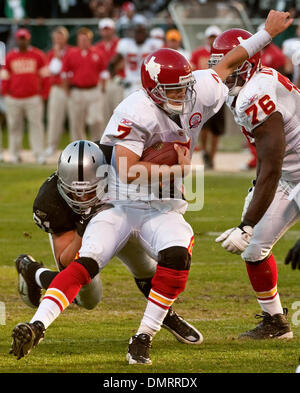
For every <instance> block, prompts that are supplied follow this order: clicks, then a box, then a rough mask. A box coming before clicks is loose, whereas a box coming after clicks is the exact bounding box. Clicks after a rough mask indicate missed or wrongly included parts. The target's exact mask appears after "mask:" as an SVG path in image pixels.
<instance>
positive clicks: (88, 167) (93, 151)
mask: <svg viewBox="0 0 300 393" xmlns="http://www.w3.org/2000/svg"><path fill="white" fill-rule="evenodd" d="M105 164H106V161H105V157H104V154H103V152H102V150H101V149H100V148H99V146H98V145H97V144H96V143H94V142H90V141H86V140H78V141H74V142H71V143H70V144H69V145H68V146H67V147H66V148H65V149H64V150H63V151H62V153H61V155H60V157H59V160H58V165H57V176H58V180H57V188H58V191H59V193H60V195H61V196H62V197H63V198H64V200H65V201H66V202H67V204H68V205H69V206H70V207H71V209H72V210H73V211H74V212H75V213H78V214H89V212H90V210H91V208H92V207H94V206H95V205H97V204H100V201H101V198H102V197H103V195H104V193H105V187H106V183H107V182H106V179H105V178H99V177H97V170H98V168H99V167H100V166H101V165H105Z"/></svg>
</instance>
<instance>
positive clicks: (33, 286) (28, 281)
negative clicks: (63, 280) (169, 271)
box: [16, 140, 202, 357]
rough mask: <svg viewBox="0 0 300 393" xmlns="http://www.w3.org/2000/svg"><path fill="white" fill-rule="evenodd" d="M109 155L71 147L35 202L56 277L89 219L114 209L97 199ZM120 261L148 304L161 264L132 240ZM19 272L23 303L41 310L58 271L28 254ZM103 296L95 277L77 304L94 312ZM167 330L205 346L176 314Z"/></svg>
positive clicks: (83, 144)
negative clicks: (101, 171)
mask: <svg viewBox="0 0 300 393" xmlns="http://www.w3.org/2000/svg"><path fill="white" fill-rule="evenodd" d="M111 152H112V148H111V147H109V146H104V145H101V144H100V143H99V142H96V143H93V142H90V141H85V140H80V141H74V142H71V143H70V144H69V145H68V146H67V147H66V148H65V149H64V151H63V152H62V154H61V156H60V159H59V163H58V169H57V172H55V173H54V174H52V175H51V176H50V177H49V178H48V179H47V180H46V181H45V182H44V183H43V185H42V186H41V188H40V190H39V192H38V194H37V196H36V198H35V200H34V203H33V218H34V221H35V223H36V224H37V225H38V226H39V227H40V228H41V229H42V230H43V231H45V232H47V233H48V234H49V240H50V244H51V248H52V251H53V256H54V260H55V263H56V266H57V269H58V271H61V270H63V269H64V268H65V267H67V266H68V265H69V264H70V263H71V262H72V261H73V260H74V259H75V257H76V254H77V253H78V251H79V249H80V247H81V240H82V236H83V233H84V230H85V227H86V226H87V224H88V222H89V221H90V220H91V218H92V217H93V216H94V215H96V214H97V213H98V212H100V211H102V210H105V209H109V208H110V207H111V205H109V204H105V203H104V202H102V201H101V200H99V198H98V197H101V196H102V195H103V192H102V190H103V189H104V188H105V185H106V183H102V181H101V179H99V178H97V173H96V172H97V169H98V168H99V167H101V165H104V166H105V165H106V164H108V163H110V160H111ZM81 166H82V168H81V169H80V167H81ZM80 171H81V172H82V179H81V180H80V178H79V176H80ZM96 191H97V195H96ZM117 257H118V259H119V260H120V261H121V262H122V263H123V264H124V265H125V266H126V267H127V268H128V270H129V271H130V272H131V274H132V275H133V277H134V279H135V282H136V284H137V286H138V288H139V289H140V291H141V292H142V293H143V295H144V296H145V297H146V298H147V297H148V295H149V292H150V288H151V280H152V277H153V275H154V273H155V269H156V264H157V262H156V261H154V259H153V258H151V257H150V256H148V255H147V254H146V253H145V251H144V249H143V248H142V247H141V245H140V244H139V243H138V242H136V241H135V240H134V238H130V239H129V240H128V242H127V244H126V245H125V246H124V247H123V248H122V249H120V250H119V252H118V253H117ZM16 268H17V272H18V276H19V282H18V292H19V294H20V296H21V299H22V300H23V301H24V303H25V304H27V305H28V306H30V307H32V308H37V307H38V306H39V304H40V300H41V296H42V289H46V290H47V289H48V287H49V285H50V284H51V281H52V280H53V279H54V278H55V277H56V276H57V275H58V271H53V270H50V269H46V268H45V267H44V266H43V264H42V263H39V262H36V261H35V260H34V259H33V258H32V257H31V256H30V255H26V254H21V255H19V257H18V258H17V259H16ZM48 295H49V293H48ZM101 295H102V284H101V279H100V275H96V276H95V277H94V278H93V279H92V280H91V282H90V283H89V284H88V285H85V286H83V287H82V288H81V290H80V291H79V293H78V295H77V296H76V298H75V300H74V302H75V303H76V304H77V305H79V306H81V307H84V308H86V309H93V308H94V307H96V305H97V304H98V303H99V301H100V300H101ZM21 326H22V325H20V326H19V328H18V329H20V328H21ZM163 327H165V328H166V329H167V330H168V331H170V332H171V333H172V334H174V336H175V337H176V338H177V340H178V341H180V342H182V343H186V344H195V343H196V342H198V341H201V340H202V336H201V333H200V332H198V330H197V329H195V328H194V327H193V326H192V325H191V324H189V323H187V322H186V321H185V320H184V319H183V318H182V317H180V316H178V315H177V313H176V312H175V311H174V310H173V309H172V308H171V309H170V310H169V312H168V314H167V316H166V318H165V320H164V323H163ZM22 355H25V353H21V352H20V353H19V354H18V356H20V357H21V356H22Z"/></svg>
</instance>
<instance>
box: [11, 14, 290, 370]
mask: <svg viewBox="0 0 300 393" xmlns="http://www.w3.org/2000/svg"><path fill="white" fill-rule="evenodd" d="M291 22H292V20H290V19H289V13H282V12H278V11H271V12H270V13H269V15H268V18H267V20H266V24H265V26H266V27H265V30H262V31H260V32H258V33H256V34H255V35H254V36H253V37H252V38H250V39H249V40H247V41H245V42H243V43H242V44H240V45H239V46H238V47H237V48H235V49H233V50H232V51H231V52H230V53H229V54H228V56H225V57H224V59H223V60H222V61H221V62H220V63H219V64H217V65H216V66H215V67H214V69H213V70H203V71H199V74H198V73H196V76H194V74H193V73H192V69H191V65H190V64H189V62H188V61H187V60H186V59H185V58H184V56H182V55H181V54H180V53H179V52H176V51H173V50H170V49H160V50H158V51H156V52H153V53H152V54H150V55H149V56H148V57H147V58H146V59H145V61H144V63H143V65H142V83H143V87H144V89H145V91H146V93H147V95H148V96H145V98H147V100H149V101H150V102H151V104H148V101H146V100H144V98H143V102H144V103H145V105H146V106H145V105H143V106H139V102H136V100H135V102H134V105H135V110H132V108H131V106H129V105H127V103H131V104H132V101H131V99H132V98H131V97H132V96H130V97H128V98H127V99H125V101H124V102H123V103H121V104H120V105H119V106H118V108H117V109H116V111H115V113H114V115H113V116H112V119H111V121H110V122H109V124H108V126H107V130H106V131H105V134H104V136H103V139H102V143H104V144H110V145H113V146H114V148H115V162H116V169H117V171H118V177H119V179H120V180H121V181H122V183H123V184H129V183H130V182H132V181H135V180H136V178H137V177H138V175H136V172H134V170H135V169H136V168H137V167H138V169H139V170H140V168H141V167H142V168H143V169H144V170H146V171H147V175H148V176H149V179H150V178H151V175H152V169H154V170H157V165H153V164H152V163H151V162H145V161H143V160H141V155H142V152H143V150H144V149H145V148H146V147H147V146H150V145H151V144H153V143H155V141H156V140H157V139H159V140H160V141H163V140H166V139H164V138H166V137H167V138H168V139H169V138H170V139H169V141H174V140H177V141H179V142H187V143H188V142H190V143H191V149H193V146H194V144H195V141H196V140H197V139H198V135H197V137H196V138H195V137H194V136H193V135H192V134H193V131H195V134H197V133H198V132H199V131H200V128H201V125H200V126H199V123H201V121H202V119H206V118H209V117H210V116H212V115H213V114H214V113H215V111H216V110H217V108H218V107H219V106H221V105H222V104H223V102H224V98H225V97H224V95H225V94H226V92H227V88H226V87H224V86H223V84H222V80H225V79H226V78H227V76H228V75H230V74H231V73H232V72H233V71H234V70H235V69H236V68H237V67H238V66H239V65H240V64H242V63H243V62H244V61H245V60H246V59H248V58H249V57H251V56H253V55H254V54H255V53H256V52H257V51H258V50H260V49H261V48H262V47H264V46H265V45H267V44H268V43H269V42H270V40H271V37H274V36H276V35H277V34H279V33H280V32H282V31H283V30H285V29H286V28H287V27H288V26H289V25H290V24H291ZM212 82H213V83H214V84H212ZM205 86H207V88H208V89H209V90H208V91H205ZM201 87H202V89H201ZM212 89H213V90H216V92H214V93H212V92H211V90H212ZM196 93H197V95H196ZM134 95H135V97H136V98H137V99H139V98H141V97H142V96H141V95H140V93H134ZM128 106H129V108H128ZM124 108H126V112H125V113H122V112H123V110H124ZM148 110H151V118H152V116H153V118H155V117H157V116H159V120H160V121H157V120H154V121H153V122H150V120H149V119H148V114H147V115H146V111H148ZM127 111H128V113H127ZM141 111H143V112H141ZM200 111H201V112H200ZM136 112H139V115H140V114H142V115H146V116H147V123H146V124H145V121H144V118H143V116H141V117H138V118H136V117H133V118H131V115H134V114H135V113H136ZM158 113H159V114H158ZM161 113H163V115H164V116H162V117H161V116H160V115H161ZM137 120H138V121H139V123H136V121H137ZM172 122H173V123H174V124H173V123H172ZM146 125H148V126H149V127H150V126H151V129H148V127H145V126H146ZM112 127H117V129H114V130H113V129H112ZM175 137H176V139H175ZM176 151H177V154H178V165H176V166H175V168H174V170H176V171H178V173H179V174H181V175H182V173H183V170H184V167H185V166H186V165H189V164H190V155H189V149H187V148H186V147H184V146H179V145H177V148H176ZM124 160H125V161H127V165H122V164H123V163H124ZM165 170H166V171H167V172H169V170H168V168H164V169H162V171H161V172H162V176H163V175H164V172H165ZM146 197H147V195H146ZM149 199H150V200H151V196H150V197H149ZM154 202H160V201H154ZM111 203H112V204H115V207H114V208H111V209H109V210H106V211H103V212H101V213H99V214H97V215H96V216H95V217H93V219H92V220H91V221H90V222H89V224H88V226H87V228H86V231H85V233H84V236H83V239H82V247H81V249H80V250H79V259H78V260H77V261H76V262H72V263H71V264H69V265H68V267H67V268H66V269H65V270H63V271H62V272H60V273H59V274H58V275H57V276H56V278H55V279H54V280H53V282H52V283H51V289H52V290H53V291H55V292H57V293H58V292H59V293H60V294H63V295H64V299H65V307H67V305H68V304H69V303H70V302H71V301H72V300H73V298H74V296H76V294H77V293H78V291H79V290H80V288H81V286H82V285H86V284H87V283H89V281H90V280H91V279H92V278H93V277H94V276H95V275H96V274H98V272H99V270H101V269H102V268H103V267H104V266H105V265H106V264H107V262H108V261H109V260H110V259H111V257H112V256H113V255H115V253H116V252H117V251H118V249H119V248H120V247H122V245H123V244H124V243H125V242H126V241H127V239H128V237H129V236H130V235H132V236H133V235H135V236H136V237H137V238H138V240H139V241H140V242H141V244H142V245H143V246H144V247H145V249H146V251H147V252H148V253H149V254H150V255H151V256H152V257H154V258H155V259H156V260H157V262H158V263H157V268H156V272H155V274H154V277H153V279H152V288H151V291H150V294H149V297H148V302H147V305H146V310H145V312H144V316H143V318H142V320H141V324H140V326H139V328H138V331H137V334H135V335H134V336H133V337H131V339H130V342H129V348H128V353H127V357H126V358H127V360H128V362H129V363H130V364H151V360H150V356H149V350H150V347H151V342H152V338H153V337H154V335H155V334H156V333H157V332H158V331H159V330H160V328H161V324H162V321H163V319H164V317H165V315H166V314H167V312H168V309H169V307H170V306H171V305H172V303H173V302H174V301H175V300H176V298H177V297H178V295H179V294H180V293H181V292H183V290H184V288H185V285H186V282H187V278H188V273H189V269H190V263H191V250H192V246H193V231H192V228H191V227H190V225H189V224H188V223H187V222H186V221H185V220H184V218H183V216H182V214H180V212H179V211H178V209H177V207H176V206H175V209H174V208H173V206H172V204H170V203H169V204H168V202H167V203H166V204H165V203H164V201H162V203H161V205H162V206H163V207H162V209H159V208H158V206H157V205H156V206H154V205H153V204H152V202H150V201H149V200H146V201H144V200H143V199H141V200H139V201H137V200H133V201H131V200H130V196H128V197H127V200H125V201H123V203H118V201H116V200H113V199H111ZM161 210H162V211H161ZM179 210H181V209H179ZM181 211H183V210H181ZM99 226H101V228H102V231H101V235H100V233H99V231H98V228H99ZM97 233H98V234H99V235H98V236H97ZM47 300H48V299H46V301H45V300H44V299H43V300H42V302H41V304H40V306H39V310H38V313H37V314H36V320H34V319H32V320H31V324H30V325H32V324H33V323H35V322H41V323H43V321H42V320H41V319H39V320H38V316H39V317H41V318H42V315H43V314H44V313H47V314H48V315H47V321H48V322H47V326H49V325H50V323H52V322H53V321H54V320H55V318H56V317H57V316H58V314H57V312H58V310H57V308H56V313H55V315H54V316H51V315H53V313H52V314H51V311H52V307H53V308H55V304H53V305H51V304H50V302H47ZM49 314H50V319H51V318H52V320H51V321H50V319H49ZM33 336H34V334H32V337H33ZM18 340H23V335H22V334H21V338H20V336H18ZM32 341H33V343H32V345H31V347H34V346H35V345H37V343H38V342H39V340H38V337H36V336H35V337H34V339H32ZM22 342H23V341H22ZM199 343H201V340H198V341H197V344H199Z"/></svg>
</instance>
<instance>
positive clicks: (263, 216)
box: [210, 29, 300, 339]
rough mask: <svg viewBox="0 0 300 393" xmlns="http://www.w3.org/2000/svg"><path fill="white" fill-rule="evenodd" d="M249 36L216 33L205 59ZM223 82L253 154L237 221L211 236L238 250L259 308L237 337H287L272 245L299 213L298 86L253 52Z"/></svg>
mask: <svg viewBox="0 0 300 393" xmlns="http://www.w3.org/2000/svg"><path fill="white" fill-rule="evenodd" d="M250 36H251V34H250V33H248V32H247V31H245V30H241V29H231V30H227V31H226V32H224V33H222V34H221V35H220V36H219V37H217V38H216V40H215V41H214V43H213V46H212V54H211V59H210V62H211V64H216V63H217V62H218V61H220V59H221V58H223V56H224V55H225V54H226V53H227V52H228V51H229V50H230V49H231V48H233V47H235V46H236V45H238V43H239V42H241V41H242V40H246V39H248V38H249V37H250ZM226 84H227V86H228V87H229V96H228V98H227V105H228V107H229V108H230V110H231V111H232V113H233V115H234V118H235V121H236V123H237V124H238V125H240V126H241V127H242V131H243V133H244V134H245V135H246V137H247V138H248V139H249V140H250V141H251V142H254V143H255V145H256V150H257V157H258V168H257V175H256V180H255V185H254V187H253V188H252V189H251V191H250V192H249V194H248V196H247V198H246V199H245V205H244V210H243V213H242V218H241V224H240V225H238V226H237V227H235V228H231V229H229V230H227V231H225V232H224V233H223V234H222V235H221V236H219V237H218V238H217V239H216V241H217V242H222V246H223V247H224V248H225V250H227V251H229V252H232V253H235V254H241V257H242V259H243V260H244V261H245V262H246V267H247V271H248V276H249V279H250V282H251V285H252V287H253V289H254V291H255V294H256V298H257V301H258V303H259V305H260V307H261V309H262V315H261V318H262V320H261V322H260V323H259V324H258V325H257V326H256V327H255V328H254V329H251V330H249V331H247V332H245V333H242V334H241V335H240V338H253V339H264V338H292V337H293V333H292V331H291V328H290V326H289V323H288V321H287V309H283V308H282V306H281V302H280V297H279V294H278V292H277V268H276V261H275V259H274V256H273V254H272V248H273V246H274V244H275V243H276V242H277V241H278V240H279V239H280V238H281V237H282V236H283V235H284V233H285V232H286V231H287V230H288V229H289V228H290V227H291V226H292V225H293V224H294V223H295V222H296V221H298V220H299V219H300V209H299V208H300V193H299V192H298V191H299V186H297V184H299V182H300V113H299V108H300V90H299V89H298V88H297V87H296V86H295V85H293V84H292V82H290V80H289V79H288V78H286V77H284V76H283V75H281V74H280V73H278V72H277V71H275V70H274V69H272V68H266V67H262V66H261V64H260V55H259V54H256V55H255V56H254V57H253V58H252V61H246V62H245V63H243V64H242V66H240V67H239V68H237V69H236V70H235V72H234V73H233V74H232V75H231V76H230V77H228V78H227V80H226Z"/></svg>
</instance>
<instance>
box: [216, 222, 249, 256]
mask: <svg viewBox="0 0 300 393" xmlns="http://www.w3.org/2000/svg"><path fill="white" fill-rule="evenodd" d="M252 235H253V228H252V227H251V226H250V225H245V226H243V227H242V228H240V227H235V228H230V229H227V231H225V232H223V233H222V234H221V235H220V236H219V237H217V238H216V242H217V243H219V242H222V247H223V248H225V250H226V251H228V252H231V253H232V254H241V253H242V252H243V251H245V249H246V248H247V247H248V245H249V242H250V240H251V237H252Z"/></svg>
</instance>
